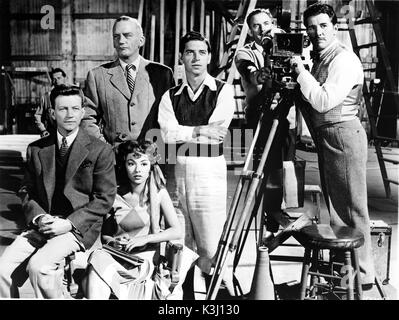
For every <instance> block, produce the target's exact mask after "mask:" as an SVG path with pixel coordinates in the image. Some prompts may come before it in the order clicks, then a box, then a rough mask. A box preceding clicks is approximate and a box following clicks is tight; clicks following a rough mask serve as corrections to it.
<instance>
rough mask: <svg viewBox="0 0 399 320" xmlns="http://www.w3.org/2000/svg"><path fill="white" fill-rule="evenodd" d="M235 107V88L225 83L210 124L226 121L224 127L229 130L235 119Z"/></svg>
mask: <svg viewBox="0 0 399 320" xmlns="http://www.w3.org/2000/svg"><path fill="white" fill-rule="evenodd" d="M235 106H236V102H235V100H234V88H233V86H232V85H230V84H228V83H225V85H224V86H223V88H222V90H220V93H219V96H218V100H217V102H216V107H215V110H213V113H212V115H211V117H210V118H209V123H212V122H215V121H220V120H224V122H223V124H222V126H224V127H226V128H228V127H229V125H230V122H231V120H232V119H233V115H234V110H235Z"/></svg>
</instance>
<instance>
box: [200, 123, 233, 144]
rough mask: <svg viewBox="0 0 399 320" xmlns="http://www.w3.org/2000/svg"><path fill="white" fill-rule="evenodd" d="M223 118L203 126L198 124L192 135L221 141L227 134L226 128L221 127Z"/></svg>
mask: <svg viewBox="0 0 399 320" xmlns="http://www.w3.org/2000/svg"><path fill="white" fill-rule="evenodd" d="M223 123H224V120H219V121H216V122H212V123H210V124H208V125H205V126H198V127H195V128H194V132H193V137H194V138H195V137H198V136H203V137H207V138H209V139H211V140H217V141H219V142H220V141H223V140H224V137H225V136H226V134H227V128H226V127H222V124H223Z"/></svg>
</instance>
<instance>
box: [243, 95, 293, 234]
mask: <svg viewBox="0 0 399 320" xmlns="http://www.w3.org/2000/svg"><path fill="white" fill-rule="evenodd" d="M291 105H292V104H289V102H288V101H283V102H282V103H280V104H279V106H278V107H277V108H276V109H275V111H274V112H272V111H267V112H266V113H265V115H264V117H263V123H262V127H261V130H260V132H259V137H258V140H257V142H256V145H255V149H254V161H253V164H254V168H255V169H256V168H257V167H258V165H259V162H260V159H261V157H262V154H263V150H264V147H265V145H266V141H267V139H268V137H269V135H270V130H271V127H272V123H273V118H274V117H275V116H277V117H278V119H279V124H278V127H277V130H276V133H275V136H274V139H273V142H272V145H271V147H270V150H269V154H268V157H267V159H266V163H265V166H264V169H263V175H264V177H263V179H262V183H261V186H260V190H262V191H263V192H264V194H263V212H265V213H266V224H265V226H266V230H267V231H270V232H277V231H278V227H279V224H278V222H276V221H275V220H274V219H273V218H271V216H270V213H271V212H278V211H281V203H282V200H283V188H282V186H283V172H282V167H283V161H292V160H294V158H295V142H296V128H295V129H289V123H288V121H287V118H286V117H287V114H288V111H289V106H291ZM259 117H260V112H259V111H255V110H251V109H247V113H246V119H247V125H248V126H249V127H250V128H253V129H254V130H256V126H257V123H258V120H259Z"/></svg>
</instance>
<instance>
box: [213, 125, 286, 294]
mask: <svg viewBox="0 0 399 320" xmlns="http://www.w3.org/2000/svg"><path fill="white" fill-rule="evenodd" d="M278 123H279V121H278V119H277V118H275V119H273V124H272V127H271V130H270V133H269V136H268V138H267V141H266V145H265V148H264V150H263V154H262V158H261V160H260V163H259V166H258V168H257V170H256V173H255V174H254V175H253V177H252V181H251V184H250V186H249V192H248V197H247V200H246V203H245V206H244V209H243V213H242V215H241V216H240V220H239V221H238V224H237V227H236V230H235V232H234V234H233V237H232V240H231V242H230V244H229V252H227V253H226V255H222V257H223V256H224V258H222V259H218V260H219V261H220V262H221V264H220V267H219V266H216V267H217V268H219V269H220V270H221V272H219V270H217V268H216V267H215V273H214V276H213V277H212V280H211V284H210V286H209V290H208V293H207V299H211V300H213V299H215V297H216V294H217V292H218V290H219V287H220V283H221V281H222V278H221V277H222V276H223V272H224V269H225V265H224V264H225V261H226V257H227V256H228V255H229V254H232V253H234V251H235V250H236V248H237V243H238V239H239V237H240V233H241V230H242V229H243V227H244V224H245V221H246V220H247V216H248V214H249V212H250V208H251V206H252V202H253V200H254V198H255V193H256V190H257V188H258V185H259V180H260V177H261V175H262V173H263V169H264V166H265V163H266V159H267V156H268V154H269V151H270V147H271V145H272V143H273V140H274V136H275V134H276V131H277V126H278Z"/></svg>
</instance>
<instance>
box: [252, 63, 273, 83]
mask: <svg viewBox="0 0 399 320" xmlns="http://www.w3.org/2000/svg"><path fill="white" fill-rule="evenodd" d="M256 72H257V74H256V81H257V83H258V84H263V83H265V81H266V80H268V79H270V78H271V72H270V67H263V68H261V69H259V70H258V71H256Z"/></svg>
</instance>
